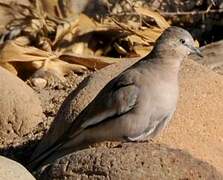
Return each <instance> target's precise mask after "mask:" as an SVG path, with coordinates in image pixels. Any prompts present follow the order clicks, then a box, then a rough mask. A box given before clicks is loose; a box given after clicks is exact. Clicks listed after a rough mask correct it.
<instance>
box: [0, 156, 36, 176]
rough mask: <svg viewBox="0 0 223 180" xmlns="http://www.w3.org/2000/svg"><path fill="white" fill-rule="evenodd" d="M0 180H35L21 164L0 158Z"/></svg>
mask: <svg viewBox="0 0 223 180" xmlns="http://www.w3.org/2000/svg"><path fill="white" fill-rule="evenodd" d="M0 180H35V178H34V177H33V176H32V175H31V174H30V173H29V171H28V170H26V169H25V168H24V167H23V166H22V165H21V164H19V163H17V162H15V161H13V160H11V159H8V158H5V157H3V156H0Z"/></svg>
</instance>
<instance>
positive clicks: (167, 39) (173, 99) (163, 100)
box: [32, 27, 199, 166]
mask: <svg viewBox="0 0 223 180" xmlns="http://www.w3.org/2000/svg"><path fill="white" fill-rule="evenodd" d="M190 52H196V53H198V54H199V51H198V50H197V49H196V48H195V47H194V41H193V38H192V36H191V35H190V34H189V33H188V32H187V31H185V30H183V29H181V28H178V27H170V28H168V29H166V30H165V31H164V32H163V34H162V35H161V36H160V38H159V39H158V40H157V42H156V44H155V46H154V49H153V50H152V52H151V53H150V54H149V55H148V56H146V57H145V58H143V59H142V60H140V61H138V62H137V63H135V64H134V65H133V66H131V67H130V68H128V69H127V70H125V71H124V72H122V73H121V74H120V75H118V76H117V77H115V78H114V79H113V80H111V81H110V82H109V83H108V84H107V85H106V86H105V87H104V88H103V89H102V90H101V91H100V92H99V94H98V95H97V96H96V97H95V99H94V100H93V101H92V102H91V103H90V104H89V105H88V106H87V107H86V108H85V109H84V110H83V111H82V112H81V113H80V114H79V116H78V117H77V118H76V119H75V120H74V121H73V123H72V125H71V127H70V128H69V130H68V131H67V132H65V133H64V135H63V136H62V137H61V138H59V139H58V140H57V141H56V143H54V144H53V146H52V147H49V148H48V149H44V150H43V153H42V154H40V155H39V156H38V157H37V158H34V159H33V162H32V166H36V165H39V164H41V163H42V162H43V163H44V164H45V163H47V162H50V161H51V160H54V159H56V158H58V157H61V156H63V155H65V154H68V153H71V152H73V151H75V150H77V149H80V148H81V147H82V146H83V145H86V144H91V143H95V142H100V141H105V140H108V141H113V140H118V141H123V140H127V141H142V140H146V139H149V138H152V137H154V136H155V135H156V134H157V133H159V132H160V130H161V129H163V128H164V127H165V126H166V124H167V123H168V122H169V120H170V119H171V117H172V115H173V113H174V111H175V109H176V104H177V99H178V72H179V69H180V64H181V62H182V60H183V59H184V58H185V57H187V55H188V54H189V53H190ZM34 156H35V155H34Z"/></svg>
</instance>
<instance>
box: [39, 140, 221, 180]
mask: <svg viewBox="0 0 223 180" xmlns="http://www.w3.org/2000/svg"><path fill="white" fill-rule="evenodd" d="M122 146H123V147H119V148H111V149H109V148H92V149H86V150H82V151H79V152H76V153H73V154H70V155H67V156H65V157H63V158H61V159H59V160H57V161H55V162H54V163H53V164H52V165H50V166H48V167H47V168H45V169H43V170H42V171H39V178H38V179H41V180H65V179H66V180H72V179H83V180H84V179H86V180H87V179H91V180H93V179H97V180H101V179H104V180H105V179H110V180H119V179H128V180H136V179H140V180H143V179H145V180H149V179H162V180H170V179H171V180H172V179H177V180H178V179H185V180H186V179H207V180H208V179H211V180H221V179H223V176H222V175H221V174H220V173H218V172H217V171H216V169H215V168H214V167H213V166H211V165H209V164H208V163H206V162H202V161H200V160H198V159H195V158H193V157H192V156H191V155H189V154H188V153H185V152H183V151H181V150H176V149H170V148H168V147H166V146H165V145H156V144H150V143H129V144H124V145H122Z"/></svg>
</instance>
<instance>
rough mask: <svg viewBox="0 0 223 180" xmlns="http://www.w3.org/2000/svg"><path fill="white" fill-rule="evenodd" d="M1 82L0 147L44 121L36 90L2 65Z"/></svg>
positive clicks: (0, 70)
mask: <svg viewBox="0 0 223 180" xmlns="http://www.w3.org/2000/svg"><path fill="white" fill-rule="evenodd" d="M0 84H1V85H0V92H1V93H0V107H1V108H0V147H4V146H6V145H8V144H10V143H12V142H14V141H15V140H19V139H21V138H22V137H23V136H24V135H26V134H28V133H30V132H31V131H32V130H33V129H34V128H35V127H36V126H37V124H38V123H40V122H41V121H42V108H41V105H40V100H39V99H38V97H37V96H36V95H35V93H34V91H33V90H32V89H31V88H30V87H29V86H27V85H26V84H25V83H24V82H23V81H22V80H20V79H19V78H17V77H16V76H14V75H12V74H11V73H10V72H8V71H7V70H5V69H3V68H1V67H0Z"/></svg>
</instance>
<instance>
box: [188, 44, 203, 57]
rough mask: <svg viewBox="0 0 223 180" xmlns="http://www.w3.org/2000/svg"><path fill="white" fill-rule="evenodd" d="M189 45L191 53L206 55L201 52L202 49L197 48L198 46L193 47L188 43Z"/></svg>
mask: <svg viewBox="0 0 223 180" xmlns="http://www.w3.org/2000/svg"><path fill="white" fill-rule="evenodd" d="M187 47H188V48H189V49H190V50H191V53H195V54H196V55H198V56H199V57H204V56H203V55H202V53H201V51H200V50H199V49H198V48H196V47H193V46H189V45H187Z"/></svg>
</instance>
